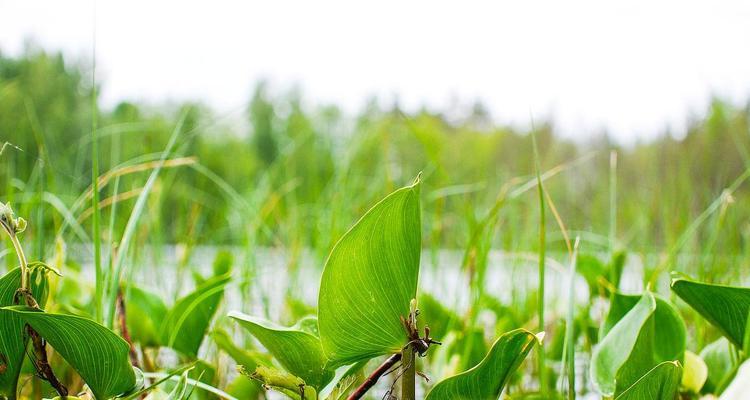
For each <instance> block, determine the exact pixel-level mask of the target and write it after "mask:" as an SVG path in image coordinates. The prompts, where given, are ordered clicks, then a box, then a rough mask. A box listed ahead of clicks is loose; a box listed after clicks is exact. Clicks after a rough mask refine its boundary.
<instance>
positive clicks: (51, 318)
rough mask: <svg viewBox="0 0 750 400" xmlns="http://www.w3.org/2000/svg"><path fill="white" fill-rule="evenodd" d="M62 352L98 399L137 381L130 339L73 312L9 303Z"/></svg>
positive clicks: (10, 310)
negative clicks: (35, 308)
mask: <svg viewBox="0 0 750 400" xmlns="http://www.w3.org/2000/svg"><path fill="white" fill-rule="evenodd" d="M2 314H15V315H18V316H19V317H20V318H21V319H22V320H23V322H24V323H26V324H29V325H30V326H31V327H32V328H34V330H35V331H37V332H38V333H39V334H40V335H41V336H42V337H43V338H44V339H45V340H46V341H47V342H48V343H49V344H50V345H51V346H52V347H53V348H54V349H55V351H56V352H57V353H59V354H60V355H61V356H62V357H63V358H64V359H65V360H66V361H67V362H68V363H69V364H70V365H71V366H72V367H73V368H74V369H75V370H76V371H77V372H78V374H79V375H81V378H83V380H84V381H85V382H86V384H87V385H88V386H89V387H90V388H91V391H92V392H93V393H94V395H95V396H96V398H97V399H109V398H111V397H114V396H116V395H119V394H122V393H125V392H128V391H130V390H132V389H133V387H134V386H135V385H136V379H135V372H134V371H133V367H132V366H131V365H130V361H129V355H128V352H129V349H130V347H129V346H128V344H127V342H125V341H124V340H123V339H122V338H120V337H119V336H118V335H117V334H115V333H114V332H112V331H110V330H109V329H107V328H105V327H103V326H101V325H99V324H97V323H96V322H94V321H92V320H90V319H87V318H82V317H78V316H73V315H62V314H50V313H45V312H43V311H37V310H33V309H31V308H29V307H21V306H14V307H6V308H3V309H0V315H2Z"/></svg>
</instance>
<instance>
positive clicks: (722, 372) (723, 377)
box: [700, 337, 733, 393]
mask: <svg viewBox="0 0 750 400" xmlns="http://www.w3.org/2000/svg"><path fill="white" fill-rule="evenodd" d="M700 356H701V358H702V359H703V361H705V362H706V366H708V379H706V384H705V385H704V386H703V389H704V390H705V391H706V392H708V393H716V392H717V390H718V389H719V388H720V387H723V384H724V383H725V381H727V380H728V379H729V376H730V375H731V374H732V372H733V368H732V357H733V356H732V344H731V343H730V342H729V340H728V339H727V338H725V337H722V338H720V339H718V340H716V341H714V342H711V343H709V344H708V345H707V346H706V347H704V348H703V350H701V354H700Z"/></svg>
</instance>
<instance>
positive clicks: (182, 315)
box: [160, 275, 231, 357]
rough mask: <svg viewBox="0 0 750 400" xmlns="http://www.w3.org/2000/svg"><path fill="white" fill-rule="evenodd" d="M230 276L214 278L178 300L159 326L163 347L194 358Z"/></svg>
mask: <svg viewBox="0 0 750 400" xmlns="http://www.w3.org/2000/svg"><path fill="white" fill-rule="evenodd" d="M230 279H231V276H229V275H221V276H216V277H213V278H211V279H209V280H207V281H206V282H204V283H203V284H202V285H200V286H198V287H197V288H196V289H195V291H193V292H192V293H190V294H188V295H187V296H185V297H183V298H181V299H179V300H177V302H176V303H175V305H174V307H172V309H171V310H169V312H168V313H167V315H166V317H165V318H164V321H163V322H162V324H161V328H160V331H161V338H162V344H163V345H165V346H168V347H171V348H173V349H175V350H177V351H179V352H181V353H183V354H185V355H187V356H191V357H197V356H198V349H199V348H200V347H201V343H203V337H204V336H205V335H206V332H207V331H208V327H209V325H210V324H211V320H212V319H213V316H214V314H216V311H217V309H218V308H219V303H221V299H222V298H223V297H224V287H225V286H226V284H227V283H228V282H229V280H230Z"/></svg>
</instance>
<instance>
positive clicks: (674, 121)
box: [0, 0, 750, 141]
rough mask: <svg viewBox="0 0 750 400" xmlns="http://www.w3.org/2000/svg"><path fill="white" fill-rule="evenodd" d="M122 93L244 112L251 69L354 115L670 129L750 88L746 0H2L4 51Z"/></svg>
mask: <svg viewBox="0 0 750 400" xmlns="http://www.w3.org/2000/svg"><path fill="white" fill-rule="evenodd" d="M94 15H96V56H97V64H98V67H97V68H98V75H99V78H100V80H102V81H103V82H104V88H103V92H102V96H103V98H104V100H105V102H106V104H107V105H112V104H114V103H115V102H116V101H117V100H120V99H130V100H145V101H149V102H157V103H158V102H162V101H165V100H170V99H171V100H180V99H201V100H203V101H205V102H206V103H208V104H210V105H212V106H213V107H214V108H215V109H216V110H217V111H218V112H220V113H225V112H230V111H234V112H238V113H241V110H242V106H243V105H244V104H245V102H246V101H247V99H248V98H249V96H250V91H251V88H252V86H253V84H254V82H255V81H256V80H258V79H259V78H269V79H270V80H271V82H273V83H274V85H275V86H276V87H277V88H280V89H285V88H290V87H292V86H293V85H294V84H299V85H300V86H301V87H302V88H303V90H304V94H305V96H306V99H307V100H308V101H309V102H311V103H336V104H338V105H340V106H342V107H343V108H344V109H345V110H347V111H349V112H356V111H357V110H359V109H361V107H362V106H363V105H364V102H365V100H366V98H367V97H368V96H370V95H378V96H380V97H381V98H382V99H384V100H385V101H391V100H392V99H393V98H394V96H395V95H398V97H399V99H400V102H401V104H402V105H404V106H406V107H407V108H408V109H416V108H417V107H419V106H420V105H422V104H426V105H427V106H428V107H430V108H434V109H445V108H447V107H449V106H450V105H451V104H453V103H452V100H454V99H456V98H459V99H462V100H464V101H466V102H469V101H472V100H473V99H475V98H479V99H481V100H483V101H484V102H485V103H486V104H487V105H488V106H489V108H490V110H491V112H492V114H493V116H494V117H495V119H496V120H497V121H499V122H502V123H511V124H516V125H519V126H527V125H528V123H529V120H530V115H533V116H534V118H535V119H543V118H545V117H549V116H551V117H553V118H554V119H555V121H556V124H557V125H558V127H559V128H561V129H562V131H563V133H565V134H566V135H568V136H574V137H580V136H585V135H587V134H591V133H593V132H597V131H598V130H599V129H601V128H603V127H607V128H608V129H609V130H610V131H612V132H613V133H615V134H616V135H617V136H618V137H619V138H620V139H622V140H625V141H628V140H632V139H633V138H635V137H649V136H652V135H654V134H656V133H659V132H660V131H662V130H663V129H664V128H665V127H667V126H671V127H672V128H674V129H680V128H681V127H682V126H684V123H685V121H686V120H687V118H688V116H689V115H691V114H696V113H698V114H699V113H702V112H703V111H704V110H705V107H706V105H707V103H708V100H709V98H710V96H711V95H712V94H716V95H720V96H722V97H724V98H726V99H728V100H730V101H734V102H737V103H744V102H745V100H746V99H748V98H750V1H744V0H705V1H686V0H677V1H672V0H669V1H656V0H628V1H601V0H570V1H554V0H550V1H524V0H516V1H512V2H510V1H473V0H471V1H467V0H462V1H451V2H447V1H435V0H433V1H422V0H411V1H409V0H407V1H403V0H402V1H393V0H381V1H367V2H364V1H352V0H349V1H345V0H324V1H290V0H271V1H229V0H212V1H193V0H181V1H160V0H151V1H146V0H131V1H111V0H105V1H99V2H98V3H97V5H96V10H94V6H93V1H92V0H73V1H53V0H48V1H39V0H17V1H11V0H0V49H2V51H4V52H5V53H10V54H17V53H18V52H19V51H20V50H21V48H22V44H23V41H24V39H25V38H29V37H33V38H35V40H36V41H37V42H38V43H40V44H42V45H43V46H44V47H45V48H49V49H63V50H65V51H66V52H67V53H68V54H70V55H72V56H74V57H77V58H78V59H89V60H90V55H91V51H92V43H93V40H92V37H93V26H94V23H93V21H94Z"/></svg>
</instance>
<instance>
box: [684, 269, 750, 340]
mask: <svg viewBox="0 0 750 400" xmlns="http://www.w3.org/2000/svg"><path fill="white" fill-rule="evenodd" d="M672 290H673V291H674V292H675V293H677V295H678V296H680V298H681V299H682V300H685V302H686V303H688V304H689V305H690V306H691V307H693V308H694V309H695V310H696V311H698V313H699V314H700V315H702V316H703V318H705V319H706V320H708V322H710V323H711V324H712V325H713V326H715V327H716V328H717V329H719V331H721V333H723V334H724V336H726V337H727V339H729V340H730V341H731V342H732V343H734V344H735V345H737V346H739V347H742V344H743V341H744V339H745V328H746V326H747V316H748V312H750V288H742V287H734V286H723V285H711V284H707V283H701V282H694V281H690V280H687V279H684V278H681V277H677V278H675V279H673V280H672Z"/></svg>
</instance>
